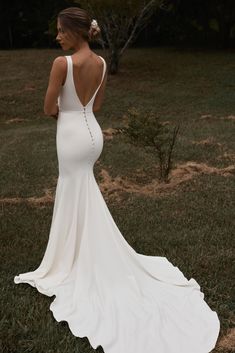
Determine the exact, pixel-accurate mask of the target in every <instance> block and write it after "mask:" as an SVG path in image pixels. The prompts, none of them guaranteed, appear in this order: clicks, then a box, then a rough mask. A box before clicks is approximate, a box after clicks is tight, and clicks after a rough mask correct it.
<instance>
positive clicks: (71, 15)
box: [57, 7, 101, 42]
mask: <svg viewBox="0 0 235 353" xmlns="http://www.w3.org/2000/svg"><path fill="white" fill-rule="evenodd" d="M57 17H58V19H59V20H60V23H61V27H62V29H64V30H65V31H69V32H71V33H72V35H73V36H75V37H78V36H79V35H80V36H82V38H83V39H84V40H86V41H87V42H89V41H95V40H96V39H97V38H98V37H99V36H100V32H101V31H100V27H99V25H98V23H97V21H96V20H95V19H92V20H91V17H90V16H89V15H88V13H87V11H86V10H84V9H81V8H80V7H68V8H66V9H64V10H62V11H60V12H59V14H58V16H57Z"/></svg>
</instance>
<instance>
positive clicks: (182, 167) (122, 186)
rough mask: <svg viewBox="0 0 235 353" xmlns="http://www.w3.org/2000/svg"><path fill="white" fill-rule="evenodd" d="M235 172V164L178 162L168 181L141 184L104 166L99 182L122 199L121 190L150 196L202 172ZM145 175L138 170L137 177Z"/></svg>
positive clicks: (165, 193) (105, 192)
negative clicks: (218, 165) (218, 164)
mask: <svg viewBox="0 0 235 353" xmlns="http://www.w3.org/2000/svg"><path fill="white" fill-rule="evenodd" d="M234 173H235V166H234V165H230V166H228V167H226V168H216V167H210V166H208V165H207V164H205V163H197V162H193V161H191V162H187V163H184V164H178V165H177V166H176V168H175V169H174V170H172V172H171V176H170V179H169V182H168V183H164V182H159V181H158V179H153V180H152V181H151V182H149V183H147V184H145V185H140V184H137V183H136V182H133V181H132V180H131V179H130V178H129V179H128V178H126V177H120V176H117V177H115V178H112V177H111V176H110V174H109V172H108V171H107V170H106V169H104V168H102V169H101V171H100V176H101V178H102V181H101V182H100V183H99V186H100V189H101V191H102V192H103V193H104V194H105V195H106V196H108V197H111V198H112V197H115V199H116V200H117V199H118V200H119V201H121V195H120V193H121V192H128V193H137V194H142V195H147V196H150V197H155V196H161V195H167V194H169V193H172V192H174V191H175V190H176V188H177V187H178V186H179V185H180V184H181V183H183V182H185V181H188V180H190V179H192V178H193V177H195V176H197V175H200V174H217V175H222V176H225V177H226V176H231V175H232V174H234ZM136 176H137V177H138V176H141V177H144V175H143V172H142V171H139V170H138V171H136V174H135V177H136Z"/></svg>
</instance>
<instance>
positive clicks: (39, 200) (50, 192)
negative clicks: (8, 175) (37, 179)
mask: <svg viewBox="0 0 235 353" xmlns="http://www.w3.org/2000/svg"><path fill="white" fill-rule="evenodd" d="M54 191H55V190H54V188H51V189H44V195H43V196H41V197H35V196H32V197H3V198H0V204H5V203H10V204H19V203H22V202H28V203H30V204H32V205H33V206H43V205H44V204H47V203H52V202H54V193H55V192H54Z"/></svg>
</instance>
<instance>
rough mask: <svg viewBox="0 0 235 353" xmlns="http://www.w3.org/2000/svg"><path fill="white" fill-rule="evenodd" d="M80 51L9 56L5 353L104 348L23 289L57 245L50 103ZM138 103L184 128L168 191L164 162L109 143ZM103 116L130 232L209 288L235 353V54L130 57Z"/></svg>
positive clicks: (116, 209)
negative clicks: (67, 61) (56, 75)
mask: <svg viewBox="0 0 235 353" xmlns="http://www.w3.org/2000/svg"><path fill="white" fill-rule="evenodd" d="M95 51H96V52H97V53H98V54H99V55H103V53H102V51H99V50H95ZM70 54H72V53H70V52H66V53H65V52H62V51H61V50H36V49H34V50H17V51H14V50H11V51H0V80H1V88H0V93H1V94H0V124H1V130H0V134H1V154H0V158H1V160H0V163H1V180H0V188H1V196H0V197H1V216H2V217H1V220H2V222H1V223H2V226H1V228H2V231H1V238H0V242H1V264H0V268H1V276H0V281H1V313H2V315H1V319H0V332H1V341H0V345H1V346H0V350H1V352H3V353H26V352H32V353H61V352H63V353H75V352H76V353H91V352H93V349H92V347H91V346H90V345H89V342H88V340H87V338H84V339H80V338H76V337H74V336H73V335H72V334H71V333H70V331H69V329H68V326H67V324H66V323H57V322H56V321H55V320H54V319H53V317H52V313H51V312H50V311H49V305H50V303H51V301H52V298H49V297H46V296H43V295H42V294H40V293H38V292H37V291H36V290H35V289H34V288H32V287H30V286H29V285H22V284H21V285H17V286H16V285H15V284H14V283H13V277H14V276H15V275H17V274H18V273H22V272H27V271H30V270H34V269H35V268H36V267H37V266H38V265H39V263H40V261H41V259H42V256H43V254H44V251H45V247H46V244H47V240H48V235H49V229H50V224H51V217H52V210H53V198H54V191H55V187H56V182H57V176H58V165H57V155H56V140H55V138H56V121H55V120H54V119H52V118H49V117H45V116H44V114H43V101H44V95H45V92H46V88H47V83H48V75H49V72H50V67H51V63H52V60H53V59H54V58H55V57H56V56H59V55H70ZM130 107H135V108H138V109H140V110H141V111H145V110H146V109H151V110H153V111H155V112H156V114H157V115H159V116H160V117H161V119H162V121H168V122H169V123H170V124H173V125H174V124H177V123H180V132H179V136H178V139H177V144H176V147H175V151H174V155H173V161H174V165H173V171H172V178H171V180H170V182H169V184H168V185H163V184H159V183H158V182H157V178H156V173H157V161H156V159H155V158H154V156H152V155H149V154H147V153H146V152H145V151H144V150H143V149H140V148H136V147H133V146H132V145H130V144H129V143H128V142H127V141H125V140H124V139H123V137H122V136H121V135H120V134H116V135H115V134H114V135H111V134H110V135H108V132H110V131H111V130H110V128H112V129H114V130H113V131H115V129H116V128H118V127H122V126H123V124H124V123H125V113H126V111H127V109H128V108H130ZM95 114H96V117H97V120H98V122H99V124H100V125H101V127H102V129H103V131H104V134H105V133H106V132H107V136H108V137H107V138H105V143H104V149H103V152H102V154H101V157H100V159H99V161H97V163H96V165H95V168H94V172H95V176H96V179H97V181H98V183H99V185H100V188H101V190H102V192H103V195H104V198H105V200H106V202H107V204H108V207H109V209H110V211H111V213H112V215H113V218H114V219H115V221H116V223H117V225H118V227H119V229H120V230H121V232H122V234H123V236H124V237H125V239H126V240H127V241H128V242H129V244H130V245H131V246H132V247H133V248H134V249H135V250H136V251H137V252H139V253H143V254H145V255H156V256H166V257H167V258H168V259H169V260H170V261H171V262H172V263H173V264H174V265H176V266H178V267H179V268H180V270H181V271H182V272H183V273H184V275H185V276H186V277H187V278H188V279H189V278H191V277H193V278H195V279H196V280H197V282H198V283H199V284H200V285H201V288H202V291H203V292H204V294H205V300H206V302H207V303H208V304H209V306H210V307H211V308H212V309H213V310H215V311H217V313H218V315H219V318H220V321H221V332H220V336H219V339H218V345H217V347H216V349H215V350H214V351H213V352H215V353H219V352H222V353H232V352H235V342H234V341H235V338H234V336H235V295H234V293H235V281H234V279H235V261H234V260H235V256H234V251H235V240H234V239H235V237H234V235H235V217H234V213H235V192H234V187H235V178H234V174H235V168H234V164H235V138H234V136H235V52H217V51H208V52H206V51H204V52H202V51H199V50H197V51H192V50H177V49H175V48H160V49H158V48H149V49H136V48H133V49H129V50H128V51H127V52H126V54H125V56H124V57H123V58H122V60H121V63H120V72H119V74H118V75H116V76H109V77H108V82H107V89H106V96H105V101H104V105H103V107H102V110H100V111H99V112H97V113H95ZM105 136H106V135H105ZM232 341H233V342H232ZM97 351H99V352H102V349H101V348H99V349H98V350H97ZM120 353H124V352H120ZM159 353H160V352H159ZM188 353H190V352H188Z"/></svg>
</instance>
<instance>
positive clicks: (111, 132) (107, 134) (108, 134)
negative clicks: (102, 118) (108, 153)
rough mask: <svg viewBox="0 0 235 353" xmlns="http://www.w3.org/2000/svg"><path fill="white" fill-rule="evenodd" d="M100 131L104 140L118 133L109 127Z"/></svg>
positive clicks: (110, 138)
mask: <svg viewBox="0 0 235 353" xmlns="http://www.w3.org/2000/svg"><path fill="white" fill-rule="evenodd" d="M102 132H103V135H104V139H105V140H112V139H113V136H114V135H115V134H117V133H118V130H117V129H113V128H111V127H110V128H108V129H105V130H102Z"/></svg>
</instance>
